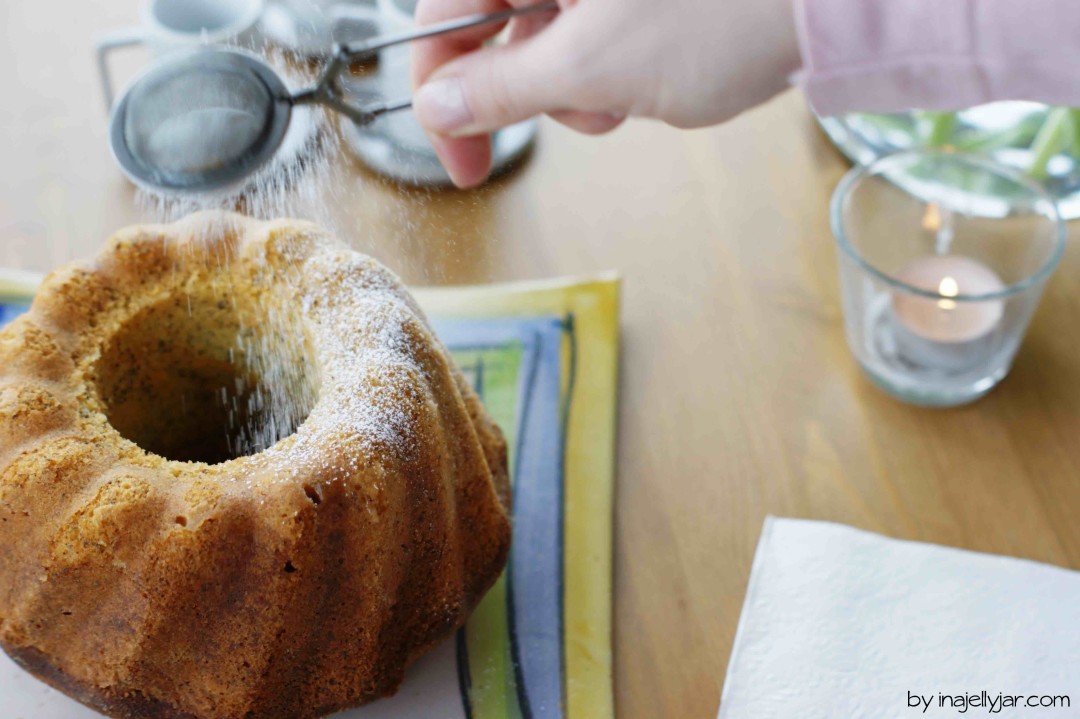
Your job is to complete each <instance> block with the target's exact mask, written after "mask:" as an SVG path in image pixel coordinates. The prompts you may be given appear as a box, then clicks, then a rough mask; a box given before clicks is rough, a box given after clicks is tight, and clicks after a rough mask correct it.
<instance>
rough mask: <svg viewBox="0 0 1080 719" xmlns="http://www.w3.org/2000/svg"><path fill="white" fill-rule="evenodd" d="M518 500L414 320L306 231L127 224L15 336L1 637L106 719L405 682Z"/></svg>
mask: <svg viewBox="0 0 1080 719" xmlns="http://www.w3.org/2000/svg"><path fill="white" fill-rule="evenodd" d="M508 503H509V487H508V478H507V468H506V447H505V443H504V440H503V438H502V435H501V434H500V432H499V430H498V428H497V427H496V426H495V425H494V424H493V423H492V421H491V419H490V418H489V417H488V415H487V414H486V412H485V410H484V409H483V407H482V406H481V404H480V402H479V400H478V398H477V397H476V395H475V394H474V392H473V391H472V389H471V388H470V387H469V386H468V385H467V383H466V381H465V379H464V378H463V376H462V374H461V372H460V371H459V370H458V369H457V368H456V366H455V365H454V363H453V361H452V360H451V358H450V357H449V355H448V353H447V351H446V349H445V348H444V347H443V346H442V345H441V344H440V342H439V341H438V340H437V339H436V338H435V336H434V335H433V334H432V331H431V328H430V327H429V325H428V323H427V321H426V320H425V318H424V316H423V314H422V313H421V311H420V309H419V308H418V307H417V305H416V303H415V302H414V301H413V299H412V298H411V297H410V296H409V294H408V293H407V292H406V290H405V289H404V287H403V286H402V284H401V282H400V281H399V280H398V279H397V277H395V276H394V275H393V274H392V273H391V272H390V271H388V270H387V269H385V268H384V267H382V266H381V265H379V264H378V263H377V262H375V261H374V260H373V259H371V258H369V257H366V256H364V255H361V254H358V253H356V252H353V251H351V250H349V249H347V248H346V247H344V246H342V245H340V244H338V243H336V242H335V241H333V240H332V239H330V238H328V237H327V236H326V235H325V234H324V233H322V232H321V231H320V230H319V229H318V228H316V227H314V226H312V225H308V224H305V223H299V222H294V221H288V220H283V221H277V222H270V223H262V222H256V221H253V220H248V219H244V218H241V217H239V216H235V215H224V214H217V213H215V214H211V215H207V214H205V213H204V214H200V215H194V216H192V217H189V218H188V219H186V220H184V221H182V222H180V223H177V224H174V225H167V226H146V227H135V228H130V229H127V230H124V231H122V232H120V233H119V234H117V235H116V236H115V237H114V238H113V239H112V240H111V241H110V242H109V243H108V245H107V247H106V248H105V249H104V250H103V251H102V253H101V254H100V255H99V256H98V257H97V258H96V260H94V261H92V262H89V263H85V264H77V265H73V266H70V267H66V268H63V269H61V270H58V271H56V272H54V273H53V274H52V275H50V276H49V277H48V278H47V279H46V281H45V283H44V285H43V286H42V288H41V290H40V293H39V295H38V297H37V299H36V300H35V301H34V304H33V307H32V309H31V310H30V311H29V313H28V314H26V315H24V316H22V317H21V318H19V319H18V320H16V321H15V322H14V323H13V324H12V325H10V326H9V327H8V328H6V329H5V330H3V331H2V332H0V548H2V551H0V644H2V646H3V648H4V650H5V651H6V652H7V653H8V654H9V655H10V656H11V657H12V658H13V659H14V660H15V661H16V662H18V663H19V664H20V665H21V666H23V667H24V668H26V669H27V670H29V671H30V672H32V673H34V674H35V675H37V676H38V677H39V678H41V679H42V680H44V681H46V682H48V683H49V684H51V685H53V686H54V687H57V688H58V689H60V690H62V691H64V692H66V693H67V694H69V695H71V696H72V697H74V698H75V699H77V700H79V701H81V702H83V703H84V704H86V705H88V706H90V707H93V708H95V709H97V710H99V711H102V712H104V713H106V714H109V715H111V716H114V717H145V718H151V717H152V718H157V717H167V718H169V719H181V718H183V719H242V718H247V719H278V718H285V717H288V718H290V719H296V718H300V719H304V718H307V717H319V716H324V715H326V714H328V713H332V712H334V711H337V710H340V709H343V708H347V707H352V706H356V705H359V704H362V703H364V702H366V701H369V700H371V699H374V698H378V697H381V696H384V695H387V694H390V693H393V692H394V691H395V690H396V688H397V687H398V685H399V683H400V682H401V681H402V678H403V674H404V670H405V667H406V666H407V665H408V664H409V663H410V662H411V661H412V660H413V659H415V658H416V657H417V656H418V655H420V654H421V653H423V652H424V651H426V650H427V649H429V648H430V647H432V646H433V645H434V644H435V643H437V642H439V641H440V640H441V639H443V638H444V637H446V636H448V635H449V634H451V633H452V632H453V631H454V630H455V629H456V628H458V627H459V626H461V624H462V623H463V622H464V621H465V618H466V616H467V615H468V613H469V611H470V610H471V609H472V608H473V607H474V606H475V605H476V603H477V602H478V601H479V599H480V598H481V596H482V595H483V594H484V593H485V592H486V591H487V589H488V588H489V587H490V586H491V585H492V583H493V582H494V581H495V579H496V578H497V576H498V574H499V573H500V571H501V570H502V567H503V565H504V563H505V561H506V556H507V551H508V548H509V542H510V526H509V520H508Z"/></svg>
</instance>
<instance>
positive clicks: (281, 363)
mask: <svg viewBox="0 0 1080 719" xmlns="http://www.w3.org/2000/svg"><path fill="white" fill-rule="evenodd" d="M269 227H273V225H270V226H269ZM251 231H252V230H251V229H250V227H249V228H248V232H251ZM312 232H314V231H313V230H305V231H300V232H296V233H295V237H294V238H292V239H286V238H282V237H281V236H280V235H277V236H275V238H274V239H275V246H274V251H275V252H276V253H278V254H279V255H282V257H280V258H279V261H278V262H271V261H269V260H267V259H266V257H265V252H266V251H267V250H268V248H269V245H268V244H266V243H264V242H260V241H259V240H255V242H256V244H258V245H259V246H260V247H261V249H262V251H257V252H250V251H249V252H245V254H244V256H243V262H245V263H248V266H247V267H246V268H245V269H244V271H245V272H251V273H256V274H260V273H263V274H265V277H262V278H261V281H263V282H265V283H266V284H267V285H268V286H269V287H270V288H271V290H270V291H269V292H268V293H267V296H266V302H265V305H264V309H265V310H266V311H265V315H264V316H263V317H262V320H263V321H264V322H265V323H266V324H265V326H264V327H263V328H261V331H260V332H258V333H257V334H254V335H251V338H253V340H254V341H256V342H261V343H264V345H263V346H261V347H258V348H255V349H254V350H252V349H251V348H248V349H247V351H245V352H244V353H243V356H245V357H248V358H257V359H258V366H256V367H251V368H249V369H250V370H251V371H252V373H254V374H258V375H259V376H260V377H261V379H262V385H263V387H264V389H265V392H264V394H262V395H259V399H258V400H257V401H258V402H260V403H262V404H261V405H260V409H262V410H268V411H262V412H254V413H252V412H248V413H246V414H245V415H244V416H248V417H254V418H256V420H257V422H261V424H258V425H257V426H246V427H239V428H236V430H237V433H236V435H235V440H236V441H237V443H238V444H237V449H238V450H239V451H237V452H236V454H237V456H242V455H247V456H246V458H245V460H244V463H243V467H244V471H245V476H244V477H243V478H244V479H248V480H249V481H254V480H256V479H258V481H260V482H266V481H272V480H273V478H279V479H285V480H288V479H291V478H294V477H298V476H309V475H311V474H312V473H314V474H315V475H317V476H320V477H323V478H333V477H342V476H349V475H352V474H355V473H356V472H357V471H359V470H361V469H368V468H370V467H371V465H372V464H373V463H379V464H383V465H384V466H385V465H386V463H400V462H408V461H410V460H411V459H413V458H414V455H415V452H416V451H417V448H418V446H419V441H420V439H421V438H419V437H417V436H415V435H414V433H415V432H416V431H417V430H416V428H417V427H424V426H428V425H429V424H430V423H428V422H424V421H422V418H421V417H419V416H418V413H427V412H434V411H436V409H435V406H434V402H433V400H432V398H431V397H430V396H429V395H428V390H427V389H426V388H427V387H428V383H429V378H428V377H427V376H426V375H425V370H424V368H423V366H422V365H421V363H420V362H419V361H418V359H417V356H416V352H417V351H418V346H420V345H424V344H426V343H431V342H434V341H435V340H434V338H433V337H432V336H431V334H430V330H429V329H428V328H427V326H426V324H425V323H424V320H423V319H422V316H421V315H419V310H418V309H417V308H416V306H415V304H414V302H413V301H412V299H411V298H410V297H409V295H408V293H407V292H406V291H405V289H404V287H403V286H402V285H401V283H400V281H399V280H398V279H397V278H396V277H395V276H394V275H393V274H392V273H391V272H390V271H389V270H386V269H385V268H383V267H382V266H381V265H379V264H378V263H376V262H375V261H374V260H372V259H370V258H368V257H366V256H364V255H361V254H359V253H357V252H353V251H351V250H348V249H346V248H344V247H343V246H341V245H338V244H337V243H336V242H333V241H332V240H329V239H327V238H324V237H321V236H313V235H312V234H311V233H312ZM248 241H250V240H248ZM312 243H314V245H315V250H314V252H313V253H312V254H310V255H309V256H308V257H307V258H306V261H302V262H300V261H297V260H296V259H295V258H294V257H292V256H293V255H295V256H297V257H299V256H302V255H304V254H306V253H305V250H304V249H302V246H307V245H310V244H312ZM237 269H239V268H236V267H234V268H233V271H236V270H237ZM282 299H285V300H286V301H288V302H290V303H295V304H294V306H295V308H297V309H298V312H286V313H282V312H280V311H276V309H275V308H280V307H281V304H280V303H281V301H282ZM297 333H306V334H307V336H308V337H307V341H308V342H309V343H310V356H309V357H307V358H298V357H297V356H296V353H295V352H291V351H285V352H282V351H280V346H281V344H282V342H283V340H284V339H286V338H288V337H293V338H295V336H296V335H297ZM418 333H419V334H418ZM286 344H288V343H286ZM290 346H291V345H290ZM298 362H302V363H304V366H303V367H302V368H301V369H302V371H303V372H305V373H309V379H314V380H315V381H304V380H303V378H300V377H299V376H298V367H297V363H298ZM315 387H318V390H317V398H316V391H315V389H314V388H315ZM304 388H309V391H310V392H311V394H309V395H304V394H303V392H304ZM308 408H310V415H307V409H308ZM242 414H243V413H242ZM305 415H307V421H302V420H303V418H304V416H305ZM297 425H299V426H297ZM293 429H295V430H296V431H295V433H293V432H292V430H293Z"/></svg>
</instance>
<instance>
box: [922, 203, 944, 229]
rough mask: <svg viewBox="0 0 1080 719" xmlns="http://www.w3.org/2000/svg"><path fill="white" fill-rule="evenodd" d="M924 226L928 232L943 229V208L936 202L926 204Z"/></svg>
mask: <svg viewBox="0 0 1080 719" xmlns="http://www.w3.org/2000/svg"><path fill="white" fill-rule="evenodd" d="M922 228H923V229H924V230H926V231H927V232H937V231H938V230H940V229H941V210H940V209H939V208H938V204H937V203H936V202H931V203H930V204H928V205H927V206H926V212H925V213H924V214H923V218H922Z"/></svg>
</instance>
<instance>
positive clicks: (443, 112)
mask: <svg viewBox="0 0 1080 719" xmlns="http://www.w3.org/2000/svg"><path fill="white" fill-rule="evenodd" d="M413 108H414V110H415V112H416V119H417V120H419V121H420V124H421V125H423V126H424V127H426V128H427V129H429V130H431V131H433V132H442V133H449V132H453V131H454V130H460V129H461V128H463V127H465V126H467V125H468V124H469V123H471V122H472V121H473V114H472V111H471V110H470V109H469V103H468V102H467V101H466V100H465V86H464V83H462V81H461V78H459V77H448V78H443V79H441V80H432V81H431V82H428V83H426V84H424V85H421V86H420V89H419V90H417V91H416V96H415V97H413Z"/></svg>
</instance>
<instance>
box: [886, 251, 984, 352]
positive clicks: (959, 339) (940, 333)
mask: <svg viewBox="0 0 1080 719" xmlns="http://www.w3.org/2000/svg"><path fill="white" fill-rule="evenodd" d="M896 279H897V280H899V281H900V282H903V283H904V284H907V285H910V286H911V287H917V288H918V289H921V290H925V291H928V292H933V293H935V294H937V295H938V297H937V298H930V297H923V296H920V295H915V294H911V293H908V292H904V291H902V290H896V291H894V292H893V295H892V316H893V328H894V330H895V332H894V334H895V337H896V344H897V350H898V351H899V353H900V355H901V356H902V357H903V358H904V359H906V360H907V361H908V362H911V363H912V364H915V365H919V366H922V367H927V368H933V369H942V370H951V371H961V370H965V369H968V368H970V367H972V366H973V365H975V364H976V363H978V362H981V361H982V360H984V359H985V358H986V357H987V356H988V355H989V354H990V353H992V352H993V351H994V345H995V341H996V337H997V334H998V333H997V330H998V328H999V327H1000V326H1001V322H1002V318H1003V317H1004V314H1005V304H1004V302H1003V301H1002V300H984V301H979V302H972V301H968V300H962V299H961V300H956V299H951V298H955V297H961V296H970V295H985V294H990V293H993V292H998V291H1000V290H1003V289H1005V283H1004V282H1002V281H1001V278H1000V277H998V276H997V274H996V273H995V272H994V271H993V270H991V269H990V268H989V267H987V266H986V265H984V264H982V263H981V262H979V261H977V260H973V259H971V258H970V257H962V256H960V255H940V256H930V257H921V258H919V259H917V260H915V261H914V262H912V263H911V264H909V265H907V266H906V267H904V268H903V269H902V270H900V272H898V273H897V274H896Z"/></svg>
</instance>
